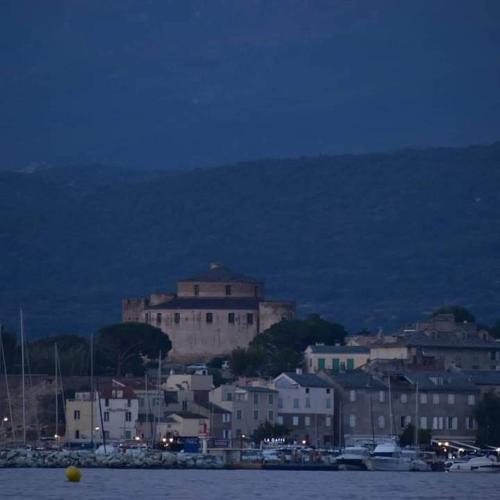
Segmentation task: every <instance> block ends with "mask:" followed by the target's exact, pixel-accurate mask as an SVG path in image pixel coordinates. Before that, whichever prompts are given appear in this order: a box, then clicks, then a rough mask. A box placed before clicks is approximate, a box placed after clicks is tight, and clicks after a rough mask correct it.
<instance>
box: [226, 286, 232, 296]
mask: <svg viewBox="0 0 500 500" xmlns="http://www.w3.org/2000/svg"><path fill="white" fill-rule="evenodd" d="M226 295H231V285H226Z"/></svg>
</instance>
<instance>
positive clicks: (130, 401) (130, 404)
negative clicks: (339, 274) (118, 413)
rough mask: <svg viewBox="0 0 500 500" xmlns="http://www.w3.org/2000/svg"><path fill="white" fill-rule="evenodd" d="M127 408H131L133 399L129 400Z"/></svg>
mask: <svg viewBox="0 0 500 500" xmlns="http://www.w3.org/2000/svg"><path fill="white" fill-rule="evenodd" d="M127 406H128V407H129V408H130V407H131V406H132V400H131V399H127Z"/></svg>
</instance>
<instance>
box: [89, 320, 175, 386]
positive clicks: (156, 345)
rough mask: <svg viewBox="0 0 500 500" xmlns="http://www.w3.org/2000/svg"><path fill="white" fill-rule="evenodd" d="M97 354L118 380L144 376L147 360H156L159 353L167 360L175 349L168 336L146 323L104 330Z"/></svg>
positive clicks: (133, 323)
mask: <svg viewBox="0 0 500 500" xmlns="http://www.w3.org/2000/svg"><path fill="white" fill-rule="evenodd" d="M96 348H97V349H96V350H97V353H98V356H99V362H100V363H101V364H102V365H104V367H105V370H106V371H109V372H113V373H114V374H115V375H116V376H121V375H123V374H124V373H133V374H135V375H140V374H142V373H143V372H144V363H143V360H144V358H150V359H155V358H157V357H158V354H159V352H160V351H161V353H162V358H166V357H167V354H168V352H169V351H170V349H171V348H172V343H171V342H170V339H169V338H168V335H166V334H165V333H163V332H162V331H161V330H160V329H159V328H155V327H154V326H151V325H148V324H146V323H135V322H132V321H131V322H127V323H117V324H114V325H109V326H105V327H103V328H101V329H100V330H99V334H98V336H97V341H96Z"/></svg>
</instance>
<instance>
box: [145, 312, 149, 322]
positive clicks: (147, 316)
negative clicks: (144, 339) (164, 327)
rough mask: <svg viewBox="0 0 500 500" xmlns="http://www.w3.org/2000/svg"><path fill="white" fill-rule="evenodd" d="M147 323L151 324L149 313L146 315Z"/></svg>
mask: <svg viewBox="0 0 500 500" xmlns="http://www.w3.org/2000/svg"><path fill="white" fill-rule="evenodd" d="M146 323H149V313H146Z"/></svg>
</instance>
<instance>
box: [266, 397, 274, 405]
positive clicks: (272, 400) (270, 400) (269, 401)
mask: <svg viewBox="0 0 500 500" xmlns="http://www.w3.org/2000/svg"><path fill="white" fill-rule="evenodd" d="M267 402H268V403H269V404H270V405H272V404H273V403H274V394H268V396H267Z"/></svg>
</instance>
